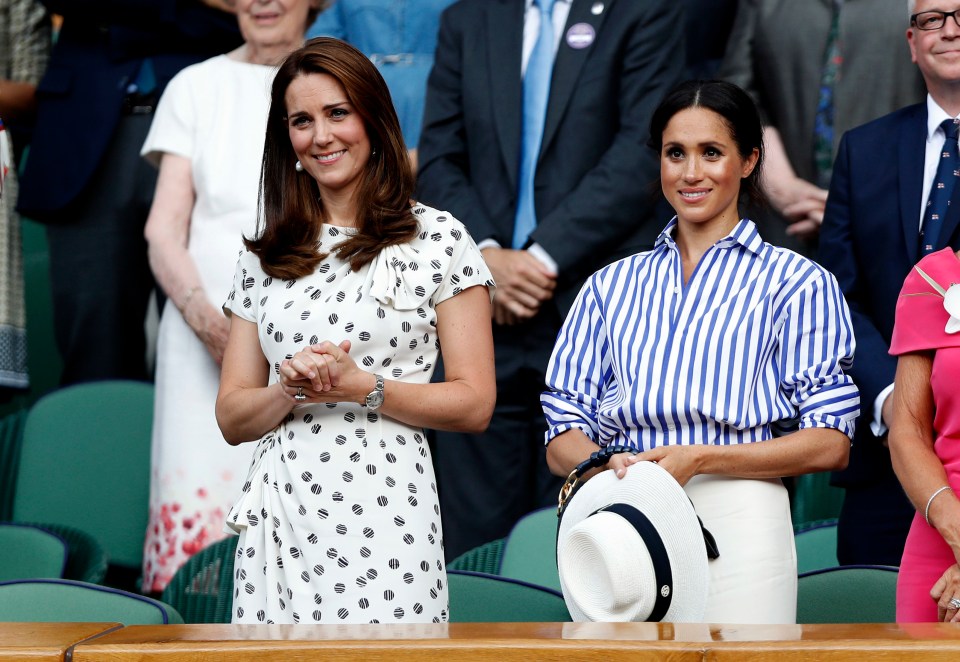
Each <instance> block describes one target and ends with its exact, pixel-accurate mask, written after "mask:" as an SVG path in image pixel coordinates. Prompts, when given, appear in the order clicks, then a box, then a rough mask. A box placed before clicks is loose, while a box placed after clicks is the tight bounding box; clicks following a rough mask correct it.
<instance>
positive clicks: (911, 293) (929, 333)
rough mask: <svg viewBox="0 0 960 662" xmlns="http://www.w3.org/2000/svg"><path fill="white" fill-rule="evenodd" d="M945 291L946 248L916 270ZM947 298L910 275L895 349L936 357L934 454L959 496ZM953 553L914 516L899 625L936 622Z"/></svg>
mask: <svg viewBox="0 0 960 662" xmlns="http://www.w3.org/2000/svg"><path fill="white" fill-rule="evenodd" d="M917 266H918V267H919V268H920V269H922V270H923V272H924V273H925V274H927V276H929V277H930V278H931V279H933V280H934V281H936V283H937V284H939V285H940V287H942V288H943V289H944V290H946V289H947V288H949V287H950V286H951V284H954V283H960V260H958V259H957V256H956V255H955V254H954V252H953V250H951V249H950V248H945V249H943V250H941V251H937V252H936V253H933V254H931V255H928V256H927V257H925V258H923V259H922V260H920V262H919V263H918V265H917ZM943 301H944V299H943V296H941V295H940V294H938V293H937V291H936V289H935V288H934V287H933V286H932V285H931V284H930V283H928V282H927V281H926V280H925V279H924V278H923V277H922V276H921V275H920V274H919V273H918V272H917V270H916V269H911V270H910V274H909V275H908V276H907V279H906V281H904V284H903V289H902V290H901V291H900V298H899V300H898V301H897V319H896V325H895V326H894V330H893V339H892V340H891V343H890V353H891V354H894V355H900V354H907V353H910V352H933V372H932V374H931V376H930V386H931V388H932V390H933V401H934V406H935V414H934V419H933V432H934V452H935V453H936V454H937V457H938V458H940V461H941V462H943V467H944V469H946V472H947V480H948V481H949V483H950V486H951V487H952V488H953V491H954V492H955V493H957V494H958V495H960V388H958V387H957V385H958V384H960V333H952V334H948V333H946V331H945V326H946V323H947V320H948V319H949V318H950V315H949V314H948V313H947V311H946V310H945V309H944V307H943ZM956 562H957V561H956V559H955V558H954V555H953V552H952V551H951V550H950V547H949V546H948V545H947V544H946V543H945V542H944V540H943V538H942V537H941V536H940V534H939V533H937V530H936V529H934V528H933V527H931V526H929V525H928V524H927V523H926V521H924V519H923V513H920V512H918V513H917V514H916V515H914V518H913V523H912V524H911V526H910V534H909V535H908V536H907V542H906V545H905V546H904V550H903V559H902V560H901V562H900V576H899V579H898V581H897V622H898V623H910V622H931V621H936V620H937V603H936V602H934V601H933V599H931V597H930V589H931V588H933V585H934V584H935V583H936V581H937V580H938V579H940V576H941V575H942V574H943V572H944V571H945V570H946V569H947V568H948V567H950V566H951V565H952V564H954V563H956Z"/></svg>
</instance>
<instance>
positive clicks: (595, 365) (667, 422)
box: [541, 81, 860, 623]
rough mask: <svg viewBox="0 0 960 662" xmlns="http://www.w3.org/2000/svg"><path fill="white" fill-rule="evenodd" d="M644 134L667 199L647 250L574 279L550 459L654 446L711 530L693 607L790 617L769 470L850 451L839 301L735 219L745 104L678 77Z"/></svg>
mask: <svg viewBox="0 0 960 662" xmlns="http://www.w3.org/2000/svg"><path fill="white" fill-rule="evenodd" d="M650 135H651V146H652V147H653V148H655V149H656V150H657V152H658V154H659V159H660V178H661V185H662V188H663V192H664V195H665V196H666V198H667V200H668V201H669V202H670V204H671V205H672V206H673V208H674V210H675V211H676V217H675V218H673V219H672V220H671V221H670V222H669V223H668V224H667V226H666V228H664V230H663V232H661V234H660V236H659V237H658V238H657V241H656V243H655V245H654V248H653V250H651V251H647V252H644V253H639V254H637V255H634V256H632V257H629V258H626V259H624V260H621V261H619V262H615V263H613V264H611V265H609V266H607V267H605V268H604V269H601V270H600V271H598V272H597V273H595V274H594V275H593V276H592V277H591V278H590V279H589V280H588V281H587V283H586V284H585V285H584V287H583V289H582V290H581V292H580V295H579V297H578V299H577V302H576V303H575V305H574V306H573V308H572V309H571V311H570V314H569V315H568V317H567V320H566V322H565V324H564V326H563V328H562V329H561V331H560V334H559V336H558V338H557V344H556V347H555V348H554V352H553V356H552V358H551V361H550V365H549V367H548V370H547V376H546V380H547V386H548V390H547V391H545V392H544V394H543V395H542V397H541V402H542V404H543V408H544V412H545V415H546V417H547V421H548V423H549V429H548V432H547V437H546V438H547V444H548V446H547V460H548V463H549V465H550V467H551V469H552V471H553V472H554V473H556V474H558V475H566V474H568V473H569V472H570V471H571V470H572V469H573V468H574V467H576V465H577V464H578V463H579V462H581V461H582V460H584V459H586V458H587V457H588V456H589V455H590V454H591V453H593V452H595V451H597V450H598V447H605V446H608V445H626V446H630V447H632V448H634V449H636V454H630V453H623V454H618V455H614V456H613V457H612V458H611V459H610V461H609V462H608V464H607V466H606V468H607V469H610V470H613V471H615V472H616V475H617V476H619V477H621V478H622V477H623V476H624V475H626V473H627V472H629V470H630V466H631V465H632V464H634V463H636V462H640V461H644V460H650V461H655V462H658V463H659V464H660V466H661V467H663V468H665V469H666V470H668V471H669V472H670V473H671V474H672V475H673V476H674V478H676V479H677V481H678V482H679V483H680V484H681V485H684V488H685V490H686V491H687V494H688V495H689V497H690V498H691V500H692V501H693V503H694V505H695V507H696V509H697V513H698V514H699V515H700V517H701V518H702V519H703V521H704V524H705V526H706V527H707V529H709V530H710V531H711V532H712V533H713V534H714V536H715V538H716V541H717V546H718V548H719V550H720V558H718V559H715V560H713V561H711V562H710V565H711V587H710V596H709V598H708V602H707V610H706V615H705V621H706V622H722V623H751V622H752V623H768V622H770V623H784V622H795V620H796V586H797V583H796V582H797V573H796V553H795V550H794V545H793V528H792V524H791V520H790V508H789V503H788V499H787V493H786V490H785V489H784V488H783V485H782V483H781V481H780V477H781V476H792V475H798V474H803V473H809V472H814V471H828V470H833V469H839V468H842V467H844V466H845V465H846V462H847V457H848V454H849V446H850V438H851V437H852V436H853V430H854V421H855V419H856V417H857V415H858V413H859V401H860V399H859V394H858V392H857V388H856V386H854V384H853V382H852V380H851V379H850V377H849V376H848V375H846V374H845V373H844V368H846V367H849V365H850V363H851V361H852V358H853V349H854V338H853V330H852V327H851V323H850V314H849V311H848V309H847V305H846V302H845V301H844V299H843V295H842V294H841V292H840V289H839V287H838V286H837V283H836V280H835V279H834V277H833V276H832V275H831V274H830V273H828V272H827V271H826V270H824V269H823V268H822V267H820V266H819V265H817V264H816V263H814V262H812V261H810V260H808V259H806V258H804V257H801V256H799V255H797V254H795V253H793V252H791V251H789V250H786V249H783V248H778V247H776V246H772V245H770V244H767V243H765V242H764V241H763V240H762V239H761V238H760V236H759V235H758V234H757V229H756V227H755V226H754V224H753V223H752V222H751V221H750V220H748V219H741V218H740V216H739V213H738V202H739V200H740V198H741V194H747V195H749V196H751V197H754V198H756V197H759V196H762V194H761V193H760V189H759V182H760V176H761V175H760V170H761V168H760V166H761V163H762V161H763V135H762V128H761V124H760V118H759V115H758V113H757V110H756V107H755V106H754V105H753V102H752V101H751V99H750V98H749V96H747V95H746V94H745V93H744V92H743V91H742V90H741V89H740V88H738V87H736V86H735V85H732V84H730V83H725V82H719V81H707V82H704V81H690V82H687V83H683V84H681V85H680V86H678V87H677V88H675V89H674V90H673V91H671V92H670V93H669V94H668V95H667V97H666V98H665V99H664V101H663V102H662V103H661V104H660V106H659V108H658V109H657V111H656V112H655V113H654V115H653V119H652V121H651V130H650Z"/></svg>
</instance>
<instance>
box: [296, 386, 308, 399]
mask: <svg viewBox="0 0 960 662" xmlns="http://www.w3.org/2000/svg"><path fill="white" fill-rule="evenodd" d="M293 399H294V400H296V401H297V402H303V401H304V400H306V399H307V396H306V395H304V393H303V387H302V386H298V387H297V394H296V395H295V396H293Z"/></svg>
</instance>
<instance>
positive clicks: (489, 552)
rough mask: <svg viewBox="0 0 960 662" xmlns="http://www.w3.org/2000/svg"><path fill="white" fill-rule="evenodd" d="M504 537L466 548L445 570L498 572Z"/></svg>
mask: <svg viewBox="0 0 960 662" xmlns="http://www.w3.org/2000/svg"><path fill="white" fill-rule="evenodd" d="M506 542H507V539H506V538H498V539H496V540H491V541H490V542H488V543H484V544H482V545H479V546H477V547H474V548H473V549H468V550H467V551H465V552H464V553H463V554H461V555H460V556H458V557H457V558H455V559H453V560H452V561H450V563H448V564H447V570H465V571H467V572H485V573H487V574H489V575H498V574H500V561H501V559H502V557H503V546H504V544H505V543H506Z"/></svg>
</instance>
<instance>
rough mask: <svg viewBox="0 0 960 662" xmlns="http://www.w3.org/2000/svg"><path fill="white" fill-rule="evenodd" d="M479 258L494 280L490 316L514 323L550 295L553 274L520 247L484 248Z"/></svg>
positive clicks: (529, 314)
mask: <svg viewBox="0 0 960 662" xmlns="http://www.w3.org/2000/svg"><path fill="white" fill-rule="evenodd" d="M482 253H483V259H484V261H485V262H486V263H487V266H488V267H489V268H490V271H491V273H492V274H493V279H494V280H495V281H496V283H497V290H496V294H494V297H493V319H494V321H495V322H496V323H497V324H517V323H519V322H523V321H525V320H528V319H530V318H532V317H533V316H534V315H536V314H537V312H538V311H539V310H540V306H541V305H542V304H543V303H544V302H545V301H549V300H550V299H551V298H552V297H553V291H554V289H555V288H556V286H557V276H556V274H554V273H553V272H551V271H550V270H549V269H548V268H547V267H546V266H545V265H544V264H543V263H542V262H540V260H538V259H537V258H535V257H534V256H533V255H531V254H530V253H529V252H527V251H524V250H513V249H510V248H494V247H491V248H484V249H483V251H482Z"/></svg>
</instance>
